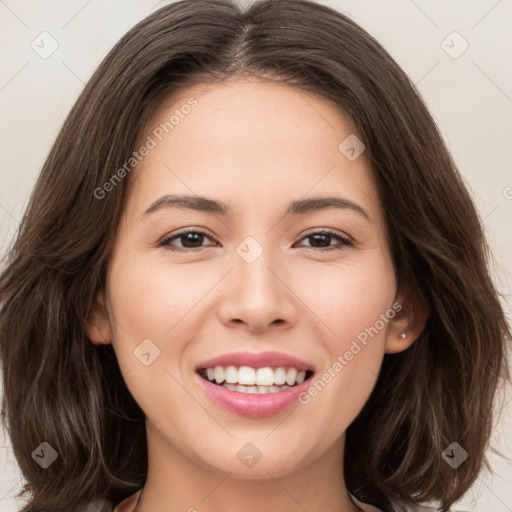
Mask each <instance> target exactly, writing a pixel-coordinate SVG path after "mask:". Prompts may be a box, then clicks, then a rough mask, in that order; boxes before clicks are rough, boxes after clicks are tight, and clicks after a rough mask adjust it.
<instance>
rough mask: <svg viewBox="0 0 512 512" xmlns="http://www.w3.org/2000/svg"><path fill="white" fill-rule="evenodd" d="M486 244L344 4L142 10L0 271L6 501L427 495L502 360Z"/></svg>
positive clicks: (378, 53)
mask: <svg viewBox="0 0 512 512" xmlns="http://www.w3.org/2000/svg"><path fill="white" fill-rule="evenodd" d="M432 148H436V151H433V150H432ZM487 258H488V249H487V245H486V241H485V238H484V235H483V232H482V228H481V225H480V222H479V219H478V215H477V212H476V209H475V206H474V204H473V202H472V200H471V198H470V196H469V194H468V192H467V190H466V188H465V186H464V184H463V182H462V180H461V178H460V175H459V173H458V171H457V169H456V167H455V164H454V163H453V161H452V159H451V157H450V155H449V153H448V151H447V150H446V148H445V146H444V144H443V142H442V140H441V137H440V135H439V133H438V130H437V128H436V126H435V123H434V122H433V120H432V118H431V116H430V115H429V113H428V112H427V110H426V108H425V106H424V104H423V103H422V101H421V99H420V97H419V95H418V93H417V92H416V91H415V88H414V86H413V85H412V84H411V82H410V81H409V80H408V78H407V77H406V76H405V74H404V73H403V71H402V70H401V69H400V68H399V67H398V65H397V64H396V63H395V62H394V61H393V60H392V58H391V57H390V56H389V55H388V54H387V53H386V51H385V50H384V49H383V48H382V47H381V46H380V45H379V44H378V43H377V42H376V41H375V40H374V39H373V38H372V37H371V36H370V35H368V34H367V33H366V32H365V31H363V30H362V29H361V28H360V27H359V26H357V25H356V24H355V23H354V22H352V21H351V20H349V19H348V18H346V17H345V16H343V15H342V14H340V13H338V12H336V11H334V10H331V9H329V8H327V7H324V6H321V5H318V4H316V3H313V2H307V1H302V0H284V1H281V0H280V1H268V0H267V1H260V2H256V3H254V4H253V5H252V6H251V7H250V8H248V9H247V10H246V11H244V10H242V9H241V8H240V7H238V6H237V5H236V4H234V3H230V2H228V1H223V0H213V1H190V0H187V1H183V2H177V3H175V4H171V5H169V6H166V7H164V8H162V9H160V10H159V11H157V12H155V13H154V14H152V15H151V16H149V17H148V18H146V19H145V20H143V21H142V22H141V23H139V24H138V25H137V26H136V27H134V28H133V29H132V30H130V31H129V32H128V33H127V34H126V35H125V36H124V37H123V38H122V39H121V40H120V41H119V43H118V44H117V45H116V46H115V47H114V48H113V50H112V51H111V52H110V53H109V55H108V56H107V57H106V58H105V60H104V61H103V62H102V64H101V65H100V66H99V68H98V70H97V71H96V72H95V74H94V76H93V77H92V78H91V80H90V81H89V83H88V84H87V86H86V87H85V89H84V91H83V93H82V94H81V96H80V97H79V99H78V101H77V103H76V104H75V106H74V107H73V109H72V111H71V112H70V114H69V117H68V119H67V120H66V122H65V124H64V126H63V128H62V130H61V133H60V134H59V136H58V138H57V140H56V142H55V144H54V146H53V148H52V151H51V153H50V155H49V157H48V159H47V161H46V163H45V165H44V167H43V170H42V172H41V176H40V178H39V180H38V182H37V184H36V187H35V190H34V193H33V196H32V198H31V201H30V205H29V207H28V210H27V213H26V215H25V217H24V219H23V223H22V225H21V227H20V232H19V234H18V237H17V239H16V242H15V244H14V246H13V249H12V251H11V253H10V254H9V260H8V265H7V267H6V268H5V270H4V272H3V273H2V275H1V279H0V290H1V291H0V293H1V299H2V313H1V318H0V334H1V340H2V341H1V356H2V361H3V364H4V403H3V415H4V419H5V421H6V424H7V425H8V426H9V428H10V436H11V441H12V445H13V449H14V453H15V455H16V458H17V461H18V463H19V466H20V468H21V470H22V471H23V474H24V476H25V478H26V480H27V484H26V487H25V491H26V493H28V494H29V495H30V499H29V502H28V504H27V505H26V507H25V508H24V509H23V512H29V511H31V510H41V511H60V510H74V509H78V507H79V506H84V505H85V504H87V503H90V502H92V501H93V500H95V501H94V503H93V504H92V505H91V506H94V507H95V508H96V509H98V508H102V509H103V510H110V509H112V508H115V510H116V512H128V511H129V512H149V511H153V510H162V511H165V510H169V511H171V510H172V511H175V510H189V511H194V510H198V511H201V512H203V511H213V510H223V511H228V512H229V511H230V510H240V509H242V510H244V511H248V512H251V511H253V510H254V511H256V510H261V509H264V510H265V509H266V510H272V511H273V510H280V511H288V510H290V511H291V510H308V511H314V510H323V511H329V512H334V511H339V510H343V511H347V512H348V511H351V512H352V511H356V510H365V511H379V510H380V511H391V510H415V511H421V510H431V509H430V508H425V507H424V505H425V503H426V502H434V503H436V504H438V506H439V507H440V509H442V510H449V509H450V507H451V506H452V504H453V503H454V502H456V501H457V500H458V499H460V498H461V497H462V496H463V495H464V493H465V492H466V491H467V490H468V489H469V487H470V486H471V484H472V483H473V482H474V480H475V479H476V478H477V476H478V473H479V471H480V469H481V465H482V464H483V463H485V464H486V463H487V461H486V458H485V450H486V448H487V445H488V441H489V438H490V433H491V426H492V425H491V419H492V406H493V401H494V398H495V395H496V391H497V388H498V385H499V383H500V378H501V377H502V378H506V379H509V377H510V375H509V369H508V367H507V365H506V358H505V356H506V346H507V345H506V344H507V343H508V342H509V341H510V334H511V333H510V330H509V327H508V325H507V323H506V320H505V316H504V313H503V310H502V307H501V305H500V302H499V299H498V293H497V291H496V290H495V288H494V286H493V284H492V281H491V278H490V276H489V271H488V263H487ZM27 311H28V312H29V315H27ZM27 375H29V376H30V379H27V378H26V376H27ZM450 510H451V509H450Z"/></svg>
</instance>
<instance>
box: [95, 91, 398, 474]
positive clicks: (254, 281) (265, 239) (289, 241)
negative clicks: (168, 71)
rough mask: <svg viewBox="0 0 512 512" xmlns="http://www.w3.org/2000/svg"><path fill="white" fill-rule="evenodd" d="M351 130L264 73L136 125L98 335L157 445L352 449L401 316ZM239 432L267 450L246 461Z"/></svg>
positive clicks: (221, 450)
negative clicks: (349, 431) (133, 166)
mask: <svg viewBox="0 0 512 512" xmlns="http://www.w3.org/2000/svg"><path fill="white" fill-rule="evenodd" d="M185 105H189V106H190V108H188V107H184V106H185ZM176 110H178V113H177V114H176ZM173 114H175V118H174V120H173V121H171V122H172V129H169V125H167V131H168V132H169V133H166V132H165V130H163V129H162V126H164V125H165V123H166V122H169V119H170V118H171V116H173ZM161 123H162V124H161ZM158 128H159V129H158ZM353 136H354V130H353V128H352V126H351V123H350V122H349V121H348V119H347V118H346V117H345V116H344V115H343V113H342V112H341V111H340V110H339V109H337V108H336V107H335V106H333V105H332V104H330V103H329V102H327V101H326V100H324V99H320V98H318V97H316V96H313V95H310V94H307V93H305V92H298V91H296V90H294V89H293V88H291V87H288V86H285V85H275V84H269V83H263V82H258V81H231V82H228V83H224V84H221V85H210V86H208V87H206V86H195V87H193V88H190V89H188V90H187V91H186V92H185V93H182V94H181V96H180V97H179V98H174V99H173V101H172V104H168V105H166V106H165V107H162V108H161V110H160V111H159V112H158V115H157V116H156V117H155V119H154V120H153V122H152V123H151V125H150V128H149V130H148V131H147V132H146V133H144V134H142V135H141V138H140V141H141V144H144V143H146V144H148V147H150V150H149V151H148V154H147V155H146V156H145V157H144V158H143V160H142V161H141V163H140V164H139V166H138V167H137V170H136V174H135V172H134V174H133V175H130V176H129V179H130V180H132V182H131V183H130V185H131V186H130V188H129V193H128V195H127V198H126V203H125V209H124V213H123V215H122V218H121V221H120V225H119V228H118V232H117V238H116V241H115V247H114V250H113V252H112V254H111V258H110V261H109V266H108V283H107V291H106V296H105V297H104V304H105V305H106V311H107V315H108V322H107V321H105V322H101V321H99V320H98V321H97V322H96V324H95V328H94V332H91V333H90V337H91V339H92V340H93V342H96V343H112V344H113V346H114V349H115V352H116V355H117V358H118V361H119V364H120V368H121V371H122V373H123V375H124V378H125V381H126V384H127V386H128V388H129V389H130V391H131V393H132V395H133V397H134V398H135V400H136V401H137V402H138V403H139V405H140V406H141V408H142V409H143V410H144V412H145V414H146V418H147V429H148V439H149V440H150V443H154V444H155V445H159V446H160V448H161V449H162V452H161V453H164V451H165V450H168V451H169V452H170V451H174V452H176V453H179V454H180V455H181V456H182V457H185V458H186V459H187V460H189V461H193V462H194V463H195V464H198V465H199V466H201V467H203V468H208V469H214V470H217V471H220V472H224V473H225V472H232V473H234V474H236V475H239V476H241V477H244V478H259V477H260V478H263V477H265V476H268V473H267V471H270V472H271V473H272V475H274V476H277V475H281V474H286V473H287V472H289V471H291V469H292V468H295V469H296V468H301V467H306V466H307V465H308V464H310V463H312V462H313V461H315V460H317V459H319V458H321V457H322V456H325V454H327V453H334V452H336V453H339V450H337V449H341V450H342V449H343V440H344V432H345V429H346V428H347V427H348V426H349V424H350V423H351V422H352V421H353V420H354V418H355V417H356V416H357V414H358V413H359V411H360V410H361V408H362V407H363V405H364V403H365V402H366V401H367V399H368V397H369V395H370V393H371V391H372V389H373V386H374V384H375V381H376V379H377V375H378V373H379V368H380V365H381V362H382V358H383V355H384V353H385V352H386V351H394V350H395V349H394V343H395V341H392V340H391V336H393V340H394V339H395V338H396V337H397V336H396V334H397V329H396V328H395V324H396V322H397V319H398V318H399V315H398V309H399V307H398V309H397V307H396V302H395V301H396V300H397V290H396V280H395V273H394V269H393V264H392V260H391V255H390V249H389V246H388V242H387V234H386V228H385V223H384V217H383V213H382V205H381V203H380V201H379V198H378V196H377V191H376V188H375V186H374V183H373V181H372V175H371V172H370V167H369V165H368V161H367V159H366V157H365V153H364V151H363V152H362V153H361V154H360V155H359V156H358V157H357V158H355V159H354V156H357V153H358V151H359V149H360V146H358V145H357V144H359V143H358V142H357V140H356V139H354V138H353ZM148 137H150V139H151V141H152V142H150V139H148ZM347 137H352V138H350V139H348V141H347V142H345V143H343V144H342V145H341V149H340V147H339V146H340V144H341V143H342V142H343V141H344V140H345V139H346V138H347ZM160 139H161V140H160ZM354 141H355V142H354ZM350 142H351V144H350ZM138 147H139V146H138ZM351 147H354V148H355V151H351V149H350V148H351ZM171 196H172V198H174V199H175V198H176V197H177V196H187V197H189V198H190V199H191V200H194V201H195V202H196V206H197V205H199V206H203V207H205V206H207V207H208V208H202V209H196V208H191V207H190V204H189V205H188V206H187V205H186V204H185V203H183V202H182V203H181V204H178V205H177V204H175V203H173V202H172V201H171V199H172V198H171ZM199 198H207V199H208V200H211V201H215V202H218V203H222V204H223V205H224V206H225V209H226V211H221V208H219V207H218V205H217V203H208V202H206V201H204V200H203V201H200V200H199ZM313 198H315V199H319V200H320V201H317V202H310V201H311V200H312V199H313ZM326 198H336V199H337V200H338V202H337V203H335V202H331V203H325V202H324V203H322V201H321V200H325V199H326ZM305 201H306V202H305ZM308 201H309V202H308ZM294 204H295V207H294ZM212 205H214V206H212ZM215 205H216V206H215ZM315 205H316V207H315ZM329 205H330V206H329ZM187 233H188V234H187ZM394 305H395V308H394V309H393V306H394ZM403 348H405V346H404V347H403ZM262 354H263V355H262ZM221 356H225V359H223V360H220V361H217V362H216V361H211V362H209V360H212V359H214V358H218V357H221ZM267 356H268V357H267ZM287 357H288V358H295V359H286V358H287ZM228 366H231V367H233V366H234V368H230V369H229V370H228V369H227V367H228ZM244 366H245V367H248V368H243V369H241V370H240V367H244ZM208 367H209V368H210V370H208V369H207V368H208ZM220 368H222V370H221V369H220ZM278 368H284V370H278ZM198 369H200V370H198ZM237 370H238V371H237ZM253 370H254V371H253ZM295 370H297V372H295V373H294V371H295ZM306 370H308V371H307V373H305V371H306ZM312 372H313V374H312V375H311V373H312ZM199 374H202V376H200V375H199ZM295 376H297V377H298V380H299V381H301V380H302V379H304V378H306V380H304V381H303V382H302V383H300V382H299V383H298V384H295V385H293V384H294V383H295V382H297V380H296V378H295ZM208 377H210V379H214V380H215V378H218V380H219V381H220V383H216V384H214V383H208V382H207V380H208ZM329 377H330V378H329ZM224 379H228V380H231V381H233V380H235V381H236V382H235V383H233V382H228V383H227V384H231V389H228V388H229V387H230V386H227V387H226V386H222V385H219V384H222V383H223V384H225V385H226V380H224ZM254 379H256V380H254ZM283 379H290V382H291V384H292V386H290V387H289V388H286V386H287V385H288V384H284V385H283ZM279 383H280V384H279ZM236 386H244V387H239V388H237V387H236ZM259 386H261V388H260V387H259ZM271 387H272V390H271V389H270V388H271ZM248 388H250V389H248ZM283 388H284V389H283ZM255 390H256V391H257V392H254V391H255ZM315 390H316V392H315ZM271 391H272V392H271ZM281 394H282V395H281ZM247 443H252V444H253V445H254V446H255V447H256V448H257V451H258V452H260V453H261V459H260V460H259V461H258V462H257V463H256V464H254V466H253V467H249V466H248V465H246V464H243V463H241V460H242V458H243V457H244V456H245V455H246V452H247V454H248V455H251V450H254V448H252V447H251V446H250V445H247ZM244 450H245V451H244Z"/></svg>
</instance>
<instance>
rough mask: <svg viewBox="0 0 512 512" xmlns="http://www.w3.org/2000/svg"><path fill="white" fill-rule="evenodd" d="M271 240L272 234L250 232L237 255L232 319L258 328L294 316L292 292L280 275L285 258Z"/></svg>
mask: <svg viewBox="0 0 512 512" xmlns="http://www.w3.org/2000/svg"><path fill="white" fill-rule="evenodd" d="M271 240H272V237H271V236H258V239H256V236H246V237H245V238H244V239H243V240H242V242H240V244H239V245H238V246H237V247H236V249H235V252H236V254H234V255H233V256H234V257H233V267H234V268H233V273H232V277H231V287H230V291H229V293H230V297H229V298H228V299H227V302H228V303H229V304H230V307H229V308H228V314H229V317H230V318H229V319H230V320H234V319H236V320H238V321H240V320H242V321H243V322H245V323H246V324H248V325H249V326H250V327H251V328H252V329H254V330H257V329H264V328H265V327H266V326H268V325H270V324H271V323H272V322H274V321H276V320H280V321H283V320H288V321H290V320H291V319H292V318H293V311H294V307H293V303H292V301H291V295H292V294H291V293H290V290H289V289H288V287H287V286H286V285H285V282H286V278H285V276H283V275H280V274H282V271H281V270H280V269H282V268H284V266H283V264H282V263H283V262H281V261H279V251H278V250H276V248H273V247H271V243H272V242H271Z"/></svg>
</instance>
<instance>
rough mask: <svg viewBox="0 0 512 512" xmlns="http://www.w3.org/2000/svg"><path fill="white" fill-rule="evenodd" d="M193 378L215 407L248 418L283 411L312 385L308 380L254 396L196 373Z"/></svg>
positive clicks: (310, 380)
mask: <svg viewBox="0 0 512 512" xmlns="http://www.w3.org/2000/svg"><path fill="white" fill-rule="evenodd" d="M194 378H196V379H198V380H199V383H200V385H201V386H202V387H203V389H204V390H205V391H206V394H207V395H208V396H209V397H210V399H211V400H212V401H213V402H215V403H216V404H217V405H220V406H221V407H223V408H224V409H226V410H227V411H229V412H232V413H234V414H238V415H240V416H248V417H262V416H271V415H273V414H277V413H279V412H281V411H284V410H285V409H287V408H288V407H290V406H291V405H292V404H293V403H298V402H299V399H298V397H299V395H300V393H302V392H304V391H306V389H307V388H308V387H309V386H310V384H311V383H312V379H311V378H309V379H307V380H305V381H304V382H302V383H301V384H297V385H296V386H293V387H292V388H289V389H285V390H284V391H278V392H277V393H263V394H255V393H240V392H239V391H231V390H229V389H226V388H224V387H222V386H219V385H217V384H213V383H212V382H210V381H208V380H206V379H203V378H202V377H201V376H200V375H199V374H198V373H196V374H194Z"/></svg>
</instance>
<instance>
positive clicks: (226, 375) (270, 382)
mask: <svg viewBox="0 0 512 512" xmlns="http://www.w3.org/2000/svg"><path fill="white" fill-rule="evenodd" d="M206 376H207V377H208V380H210V381H212V382H213V381H214V380H215V382H217V384H220V383H222V382H224V381H226V382H227V383H228V384H236V383H238V384H244V385H248V386H255V385H256V386H274V385H276V386H281V385H283V384H288V386H293V385H295V384H296V383H297V384H300V383H301V382H304V379H305V378H306V371H305V370H300V371H299V370H297V369H296V368H282V367H280V368H276V369H275V370H273V369H272V368H271V367H270V366H265V367H264V368H251V367H250V366H241V367H240V368H237V367H236V366H215V368H207V369H206Z"/></svg>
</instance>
